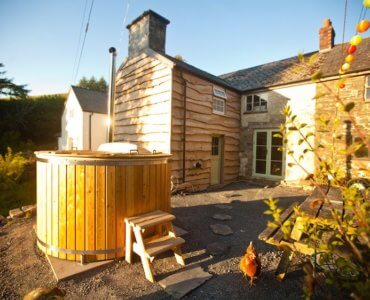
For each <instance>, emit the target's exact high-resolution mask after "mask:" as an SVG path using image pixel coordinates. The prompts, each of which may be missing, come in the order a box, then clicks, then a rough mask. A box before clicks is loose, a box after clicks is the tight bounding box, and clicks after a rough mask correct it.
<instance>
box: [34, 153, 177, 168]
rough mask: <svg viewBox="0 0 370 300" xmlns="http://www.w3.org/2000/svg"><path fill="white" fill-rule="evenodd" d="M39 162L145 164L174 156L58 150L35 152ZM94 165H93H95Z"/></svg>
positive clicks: (165, 154)
mask: <svg viewBox="0 0 370 300" xmlns="http://www.w3.org/2000/svg"><path fill="white" fill-rule="evenodd" d="M35 155H36V157H37V160H38V161H43V162H65V163H68V164H70V163H72V164H84V163H83V162H85V163H87V164H89V163H93V162H95V163H97V164H107V165H111V164H121V163H123V162H127V164H131V163H135V164H138V163H144V164H145V162H149V161H166V160H167V159H168V158H170V157H171V156H172V155H171V154H167V153H162V152H155V151H154V152H150V151H148V150H146V149H138V151H132V152H131V153H112V152H105V151H90V150H56V151H35ZM95 163H93V164H95Z"/></svg>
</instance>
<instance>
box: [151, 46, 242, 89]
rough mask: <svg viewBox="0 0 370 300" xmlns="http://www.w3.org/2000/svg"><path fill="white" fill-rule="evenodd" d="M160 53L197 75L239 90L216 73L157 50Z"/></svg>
mask: <svg viewBox="0 0 370 300" xmlns="http://www.w3.org/2000/svg"><path fill="white" fill-rule="evenodd" d="M157 53H158V54H160V55H162V56H163V57H165V58H167V59H169V60H170V61H172V62H174V63H175V65H176V66H177V67H179V68H181V69H183V70H186V71H188V72H190V73H193V74H195V75H198V76H200V77H202V78H205V79H208V80H209V81H211V82H213V83H216V84H218V85H221V86H223V87H226V88H229V89H231V90H235V91H239V89H238V88H237V87H235V85H234V84H232V83H230V82H228V81H226V80H223V79H222V78H220V77H218V76H216V75H212V74H211V73H208V72H206V71H203V70H201V69H199V68H197V67H194V66H193V65H190V64H188V63H186V62H183V61H181V60H178V59H176V58H174V57H172V56H170V55H167V54H163V53H159V52H157Z"/></svg>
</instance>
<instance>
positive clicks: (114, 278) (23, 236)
mask: <svg viewBox="0 0 370 300" xmlns="http://www.w3.org/2000/svg"><path fill="white" fill-rule="evenodd" d="M307 194H308V192H306V191H303V190H302V189H299V188H288V187H281V186H277V187H265V188H261V187H257V186H254V185H251V184H248V183H246V182H239V183H234V184H231V185H229V186H227V187H226V188H223V189H221V190H215V191H213V192H207V193H197V194H193V195H187V196H180V195H176V196H173V197H172V207H173V213H174V214H175V215H176V217H177V219H176V222H175V224H176V225H178V226H180V227H181V228H183V229H185V230H187V231H188V232H189V233H188V234H187V235H186V236H184V238H185V240H186V244H185V246H184V247H183V252H184V254H185V259H186V263H187V264H188V265H189V264H195V263H197V264H200V265H201V266H202V267H203V269H204V270H205V271H207V272H209V273H211V274H212V275H213V277H212V278H211V279H210V280H208V281H207V282H206V283H205V284H204V285H202V286H200V287H199V288H198V289H196V290H194V291H192V292H191V293H190V294H188V295H187V297H185V298H189V299H225V298H230V299H241V298H250V299H298V298H301V297H302V282H303V273H302V271H300V263H301V258H298V259H296V260H295V261H294V262H293V266H292V268H291V271H290V273H289V274H288V275H287V277H286V279H285V280H284V281H283V282H279V281H278V280H276V279H275V278H274V275H273V273H274V270H275V268H276V266H277V263H278V261H279V257H280V255H281V252H280V251H277V250H276V249H275V248H273V247H272V246H269V245H267V244H265V243H264V242H261V241H259V240H258V238H257V237H258V234H259V233H260V232H261V231H262V230H263V229H264V228H265V227H266V222H267V216H266V215H264V214H263V212H264V211H265V210H266V209H267V207H266V205H265V204H264V203H263V201H262V200H263V199H266V198H268V197H269V196H272V197H274V198H279V199H280V205H281V206H284V207H287V206H289V205H290V203H292V202H294V201H300V202H301V201H303V200H304V199H305V197H306V196H307ZM220 204H223V205H221V206H220ZM214 214H227V215H230V216H231V217H232V219H231V220H225V221H220V220H215V219H213V218H212V216H213V215H214ZM34 222H35V220H34V219H24V220H17V221H14V222H13V223H12V224H7V225H5V226H3V227H0V299H20V298H22V296H23V295H25V294H26V293H27V292H29V291H31V290H32V289H35V288H37V287H53V286H55V285H56V284H57V283H56V281H55V280H54V277H53V274H52V271H51V269H50V267H49V265H48V263H47V261H46V259H45V257H44V256H43V255H42V253H40V252H39V251H38V250H37V248H36V246H35V234H34V232H33V229H32V225H33V223H34ZM213 224H224V225H228V226H229V227H230V228H231V229H232V231H233V234H231V235H228V236H221V235H216V234H214V233H213V232H212V230H211V228H210V225H213ZM250 241H253V242H254V244H255V246H256V248H257V251H258V253H259V254H260V258H261V262H262V274H261V276H260V277H259V278H258V279H257V280H256V281H255V284H256V285H255V286H254V287H252V288H251V287H249V285H248V282H247V280H246V279H245V278H244V277H243V275H242V274H241V272H240V271H239V261H240V258H241V257H242V256H243V255H244V253H245V249H246V247H247V246H248V244H249V242H250ZM214 243H216V244H214ZM210 244H213V245H218V246H220V247H221V248H223V249H221V250H222V251H221V252H222V253H221V254H218V255H211V254H210V253H209V252H208V251H207V250H206V249H207V247H209V245H210ZM180 268H181V267H180V266H178V265H177V264H176V263H175V259H174V257H173V256H171V255H165V256H163V257H159V258H158V259H156V260H155V261H154V270H155V272H156V275H157V277H156V279H157V280H160V279H162V278H164V277H166V276H168V275H169V274H172V273H174V272H176V271H178V270H179V269H180ZM57 285H58V286H59V287H60V288H62V289H64V290H65V291H66V292H67V295H66V299H170V298H171V297H170V296H168V294H166V293H165V292H164V291H163V289H162V288H161V287H160V286H159V285H158V284H151V283H150V282H148V281H147V280H145V277H144V274H143V269H142V266H141V264H140V263H139V260H136V263H134V264H132V265H128V264H127V263H126V262H125V261H115V262H114V263H112V264H111V265H110V266H109V267H106V268H104V269H103V270H96V271H91V272H89V273H85V274H82V275H80V276H78V277H75V278H74V279H70V280H67V281H64V282H60V283H58V284H57Z"/></svg>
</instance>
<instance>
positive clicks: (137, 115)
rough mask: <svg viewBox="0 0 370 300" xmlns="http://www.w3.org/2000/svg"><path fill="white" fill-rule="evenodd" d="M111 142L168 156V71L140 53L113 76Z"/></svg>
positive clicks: (169, 88) (169, 73)
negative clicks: (112, 139)
mask: <svg viewBox="0 0 370 300" xmlns="http://www.w3.org/2000/svg"><path fill="white" fill-rule="evenodd" d="M115 105H116V107H115V128H114V140H115V141H117V142H118V141H127V142H130V143H135V144H137V145H139V146H142V147H145V148H147V149H148V150H150V151H152V150H156V151H162V152H164V153H170V135H171V69H170V68H168V66H167V65H165V64H164V63H162V62H161V61H159V60H156V59H155V58H153V57H151V56H149V55H147V54H141V55H139V56H136V57H134V58H132V59H130V60H128V61H127V62H126V63H125V65H124V67H123V68H122V69H121V70H120V71H119V72H118V74H117V81H116V100H115Z"/></svg>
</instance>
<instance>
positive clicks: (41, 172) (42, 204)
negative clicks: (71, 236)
mask: <svg viewBox="0 0 370 300" xmlns="http://www.w3.org/2000/svg"><path fill="white" fill-rule="evenodd" d="M45 168H46V164H45V163H41V162H37V170H38V171H37V181H40V182H43V181H45V177H44V176H45ZM45 189H46V186H42V187H41V188H39V189H37V218H38V220H40V222H37V236H38V238H39V239H40V240H41V241H42V242H44V243H45V242H46V235H45V233H46V228H45V226H44V225H43V224H46V218H45V214H46V201H45ZM39 247H40V249H41V250H42V251H44V252H45V251H46V249H45V247H44V246H42V245H41V244H40V243H39Z"/></svg>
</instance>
